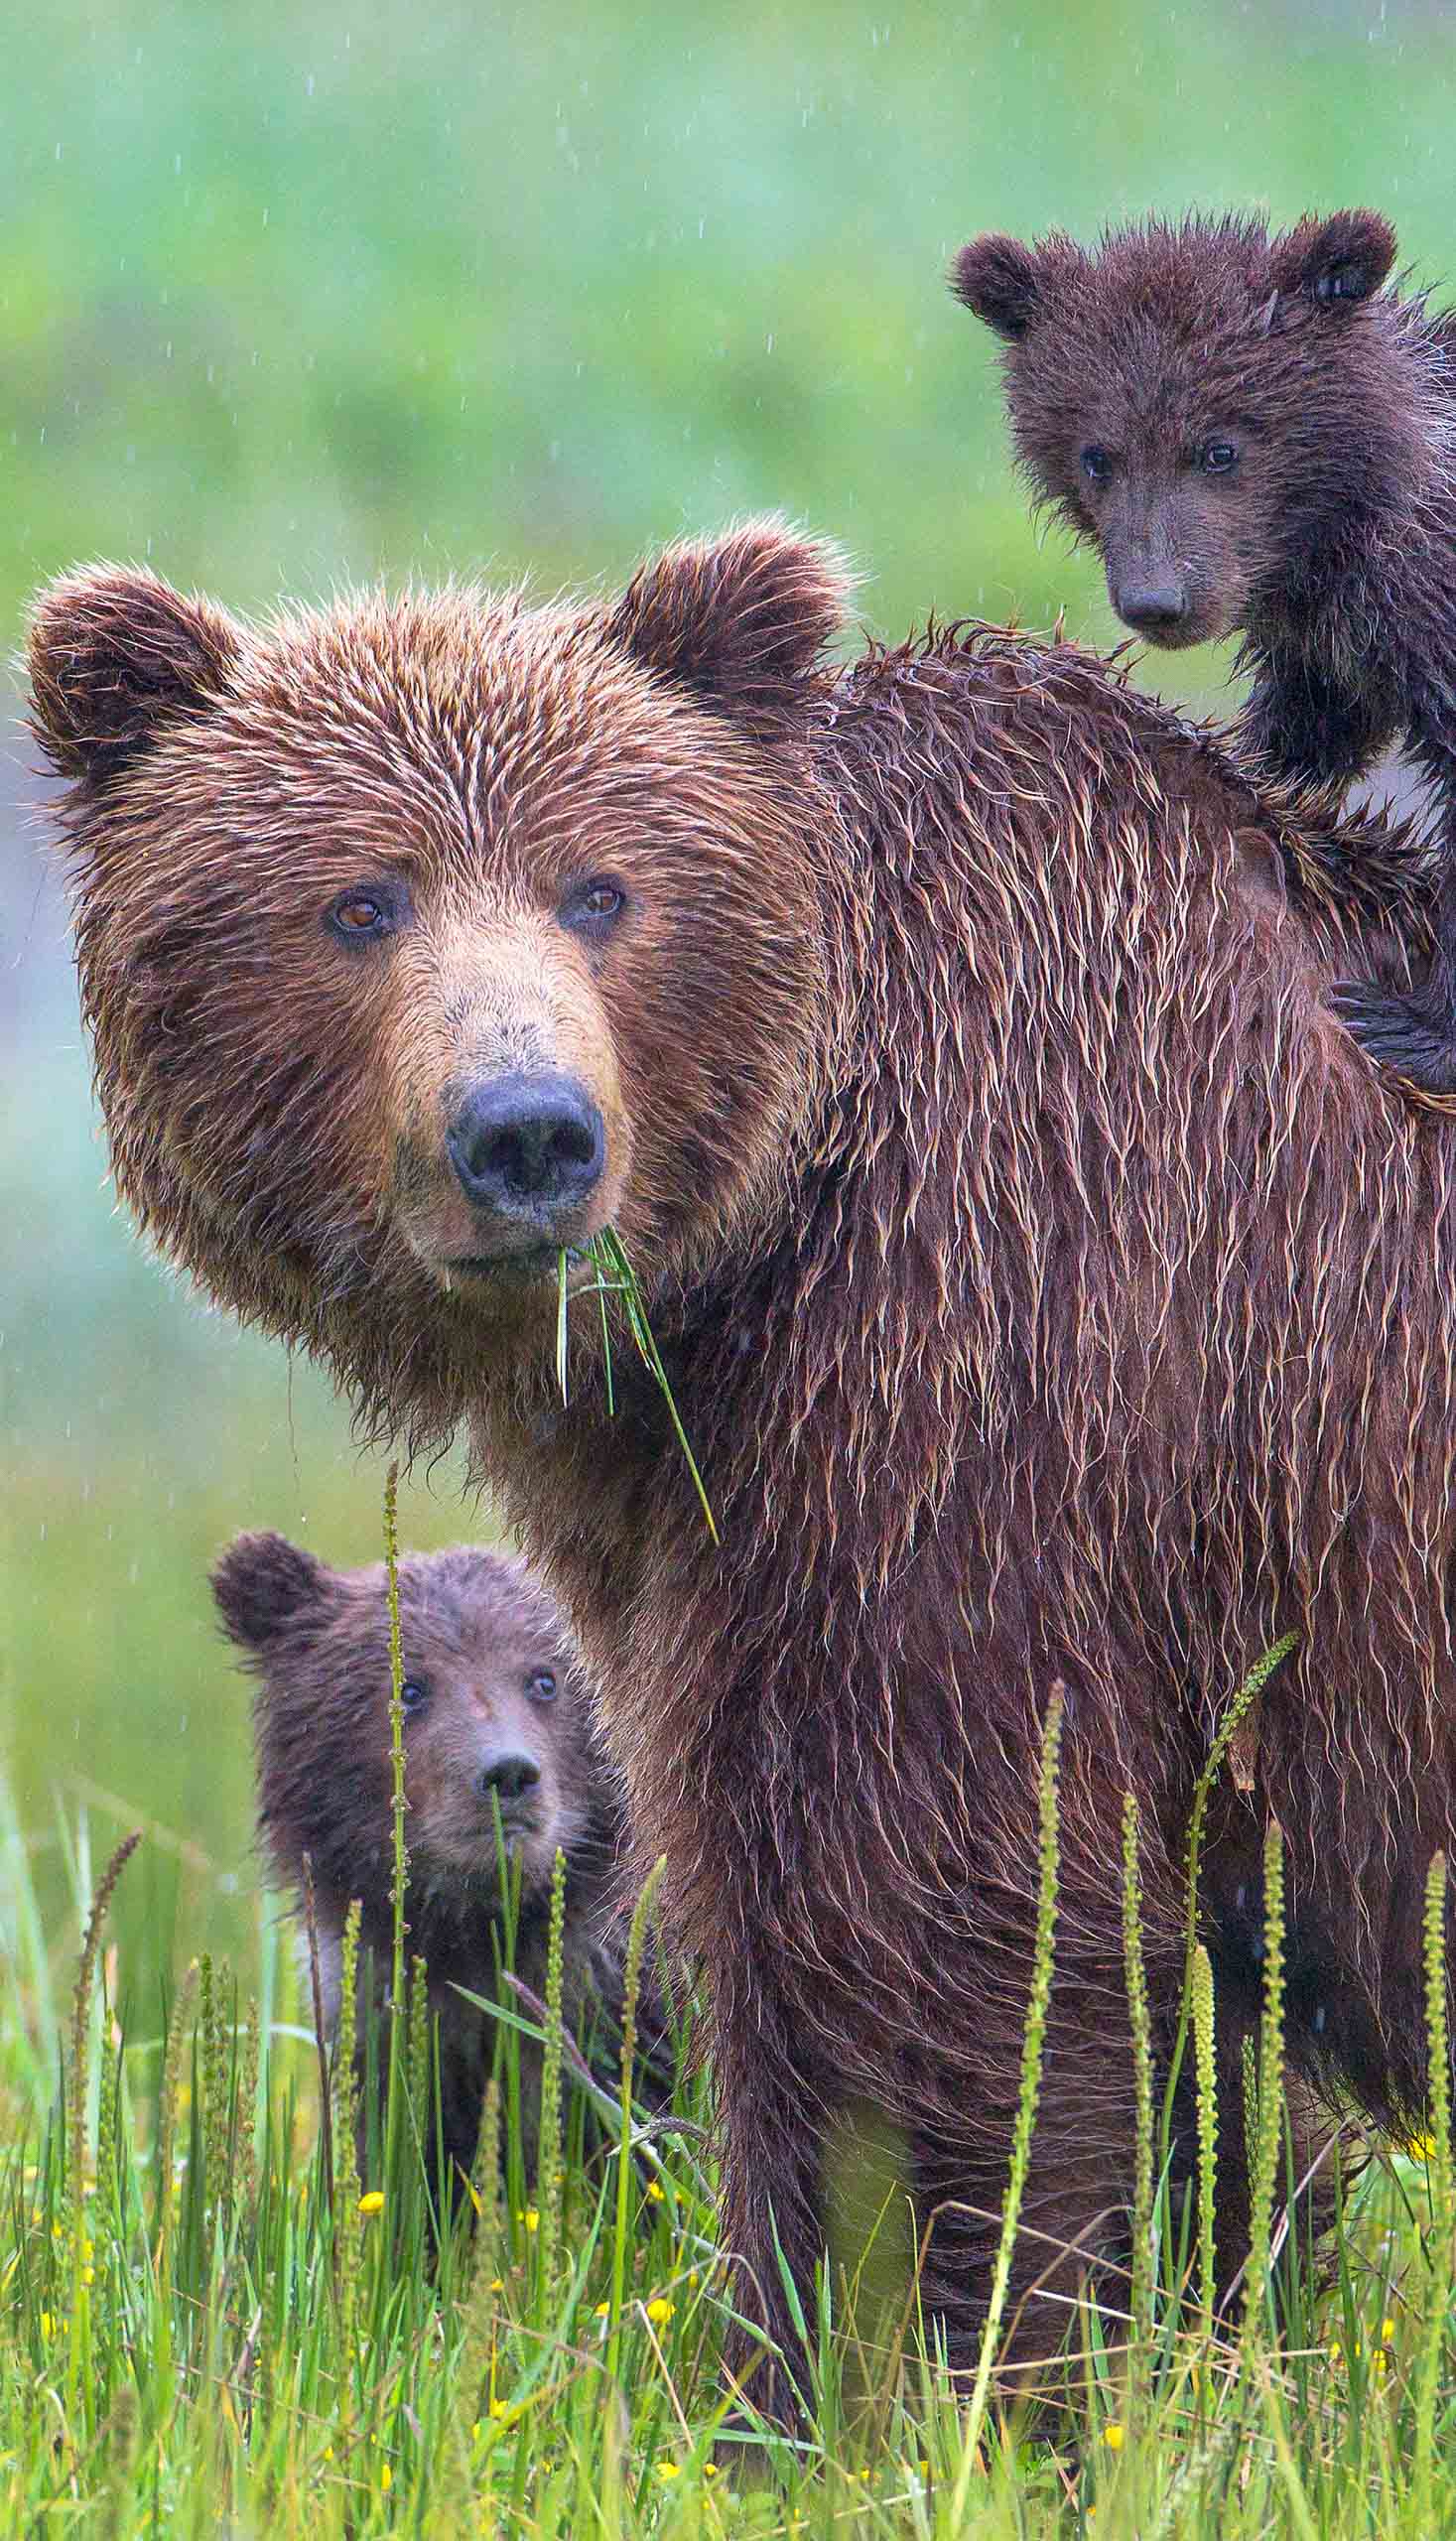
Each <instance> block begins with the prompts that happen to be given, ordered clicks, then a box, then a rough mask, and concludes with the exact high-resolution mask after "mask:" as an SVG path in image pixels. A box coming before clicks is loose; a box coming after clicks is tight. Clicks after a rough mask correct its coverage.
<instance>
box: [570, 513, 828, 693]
mask: <svg viewBox="0 0 1456 2541" xmlns="http://www.w3.org/2000/svg"><path fill="white" fill-rule="evenodd" d="M851 589H852V583H851V577H850V575H849V573H848V571H847V569H846V566H845V564H844V561H843V559H842V558H841V557H840V555H839V553H838V551H837V550H836V549H835V548H833V547H831V546H830V545H829V544H828V543H827V542H825V541H821V540H819V539H812V538H799V537H796V536H795V535H794V533H793V531H792V530H790V529H788V528H786V527H785V526H784V524H783V523H782V522H780V521H775V520H756V521H748V522H746V523H745V524H744V526H743V527H742V528H741V529H735V530H730V531H729V532H728V536H727V537H725V538H720V539H713V540H697V539H694V540H688V541H685V542H684V543H683V544H682V545H681V546H678V547H669V548H667V549H666V550H665V552H664V553H663V554H662V555H661V556H657V557H654V558H653V561H652V563H651V564H650V565H643V566H642V567H641V568H640V570H639V571H638V572H637V573H636V574H635V575H634V576H633V579H632V581H631V583H630V584H629V585H628V587H627V590H626V591H625V593H624V594H623V596H622V598H621V599H620V600H619V601H618V602H617V604H616V606H615V608H614V609H612V611H611V613H610V615H609V616H608V618H607V621H606V631H607V633H608V635H609V636H610V637H611V638H612V639H613V641H614V642H616V643H619V644H624V645H626V647H627V648H628V650H629V651H630V652H632V653H634V654H635V655H636V657H637V659H638V661H640V662H645V663H646V665H647V667H648V668H649V670H654V671H660V672H661V673H662V675H663V677H664V678H666V679H675V680H681V681H682V682H683V683H684V685H685V686H686V687H688V688H691V689H693V690H695V691H696V693H697V694H698V695H699V696H700V697H702V698H704V699H706V700H707V702H708V703H709V704H710V705H713V706H718V707H721V708H722V709H723V711H724V712H725V713H726V714H728V715H731V716H732V717H733V719H734V720H735V722H737V723H741V724H746V725H747V726H748V727H749V729H750V730H756V731H761V732H764V733H767V734H770V735H771V734H772V733H773V732H774V731H776V730H780V729H781V728H782V725H783V721H784V716H785V712H786V711H787V710H789V709H790V708H791V707H792V705H793V704H794V702H795V701H796V699H797V698H798V696H799V694H800V692H801V689H802V685H803V682H804V680H805V679H806V678H807V676H808V674H809V673H810V672H811V671H812V670H813V669H814V667H815V664H816V663H817V661H818V659H819V656H820V654H821V653H822V652H823V651H824V648H825V646H826V645H827V644H828V643H830V642H831V641H832V639H833V637H834V636H835V635H836V634H837V633H838V632H839V628H840V625H841V622H842V620H843V616H844V610H845V604H846V602H847V601H848V599H849V596H850V592H851Z"/></svg>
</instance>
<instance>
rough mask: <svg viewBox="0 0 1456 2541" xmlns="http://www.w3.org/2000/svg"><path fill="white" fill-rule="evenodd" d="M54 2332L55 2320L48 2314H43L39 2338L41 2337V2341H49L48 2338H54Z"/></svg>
mask: <svg viewBox="0 0 1456 2541" xmlns="http://www.w3.org/2000/svg"><path fill="white" fill-rule="evenodd" d="M55 2331H56V2322H55V2319H54V2317H53V2315H52V2314H51V2313H50V2312H43V2313H42V2314H41V2336H42V2338H43V2339H49V2338H52V2337H54V2336H55Z"/></svg>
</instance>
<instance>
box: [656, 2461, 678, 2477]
mask: <svg viewBox="0 0 1456 2541" xmlns="http://www.w3.org/2000/svg"><path fill="white" fill-rule="evenodd" d="M657 2475H658V2477H659V2479H680V2478H681V2477H682V2475H683V2466H682V2464H681V2462H659V2463H658V2465H657Z"/></svg>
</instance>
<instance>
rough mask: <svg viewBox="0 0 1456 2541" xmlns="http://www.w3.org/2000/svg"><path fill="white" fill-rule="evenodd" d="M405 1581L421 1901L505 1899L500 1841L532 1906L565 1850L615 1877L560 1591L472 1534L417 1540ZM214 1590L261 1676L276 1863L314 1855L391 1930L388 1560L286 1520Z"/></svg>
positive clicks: (408, 1721) (262, 1758)
mask: <svg viewBox="0 0 1456 2541" xmlns="http://www.w3.org/2000/svg"><path fill="white" fill-rule="evenodd" d="M398 1577H399V1611H400V1640H401V1646H402V1651H403V1661H404V1689H403V1732H402V1734H403V1745H404V1756H405V1801H406V1816H405V1840H406V1844H407V1846H408V1850H409V1856H410V1885H411V1894H412V1899H413V1898H414V1897H415V1896H416V1895H419V1896H421V1897H423V1898H424V1899H425V1900H426V1901H427V1903H429V1904H430V1905H432V1906H435V1907H437V1908H438V1907H439V1905H440V1904H441V1902H442V1900H445V1901H455V1902H456V1903H457V1904H458V1905H462V1906H467V1907H473V1909H474V1910H475V1911H476V1912H478V1911H479V1908H480V1906H481V1905H482V1903H484V1904H489V1903H492V1902H494V1901H495V1900H496V1899H497V1898H498V1895H499V1869H500V1842H501V1838H503V1840H504V1844H505V1848H506V1850H507V1851H508V1853H509V1854H510V1856H511V1857H512V1860H513V1862H515V1863H518V1864H519V1869H520V1879H521V1892H522V1897H523V1899H524V1900H525V1901H526V1902H527V1903H528V1904H530V1903H533V1902H534V1903H537V1904H539V1903H540V1902H541V1901H542V1900H544V1898H545V1897H546V1896H547V1895H548V1893H549V1891H550V1887H551V1879H552V1870H553V1865H554V1863H555V1860H556V1854H557V1849H558V1847H560V1849H561V1850H562V1851H563V1852H564V1853H565V1854H566V1855H567V1857H568V1860H569V1862H575V1863H576V1864H577V1866H578V1867H581V1866H582V1864H583V1862H584V1861H585V1863H586V1864H587V1866H588V1867H590V1868H592V1869H594V1870H595V1871H596V1872H597V1873H600V1872H601V1871H602V1870H603V1869H604V1867H605V1864H606V1862H607V1860H608V1858H609V1855H610V1851H611V1846H612V1840H613V1836H614V1830H615V1822H616V1820H615V1809H616V1803H615V1800H614V1796H613V1791H612V1786H611V1784H610V1780H609V1777H608V1774H607V1771H606V1768H605V1766H604V1764H603V1761H602V1759H601V1756H600V1753H599V1751H598V1748H597V1746H596V1733H595V1727H594V1723H593V1719H592V1713H591V1706H590V1700H589V1695H588V1689H587V1685H586V1682H585V1679H584V1676H583V1672H582V1667H581V1662H580V1660H579V1658H578V1655H577V1652H576V1649H575V1646H574V1644H573V1641H572V1638H571V1635H570V1633H569V1632H568V1630H567V1627H566V1625H565V1624H564V1622H563V1620H562V1618H561V1616H560V1614H559V1613H558V1611H557V1609H556V1607H555V1605H554V1604H553V1603H552V1601H551V1599H550V1598H549V1597H548V1596H547V1595H546V1593H545V1591H544V1590H543V1589H542V1588H541V1587H539V1586H538V1584H537V1583H536V1581H535V1580H534V1579H533V1578H532V1576H531V1574H530V1573H529V1572H528V1571H527V1570H525V1569H524V1568H523V1567H522V1566H521V1564H520V1563H518V1562H515V1561H508V1560H504V1559H502V1558H500V1557H499V1556H498V1555H496V1554H493V1553H488V1552H479V1551H474V1550H470V1549H468V1548H466V1547H462V1548H460V1549H458V1550H456V1551H453V1552H443V1553H434V1554H420V1553H413V1554H408V1555H406V1557H405V1558H404V1559H403V1560H402V1561H401V1562H400V1564H399V1571H398ZM212 1593H213V1596H214V1597H215V1599H216V1601H217V1607H218V1611H219V1613H220V1614H221V1617H222V1620H223V1623H224V1624H225V1626H226V1628H227V1631H228V1633H229V1635H230V1636H231V1638H232V1640H233V1641H234V1642H235V1643H236V1645H237V1647H238V1649H239V1650H240V1651H241V1652H242V1653H243V1656H244V1658H245V1660H246V1662H247V1665H248V1667H249V1669H250V1670H251V1672H253V1674H254V1676H255V1677H256V1680H257V1692H256V1696H255V1702H254V1727H255V1733H256V1742H257V1764H258V1812H259V1824H260V1829H261V1832H262V1836H263V1840H264V1844H265V1846H266V1848H267V1851H268V1853H269V1855H270V1857H271V1860H272V1863H273V1866H274V1869H275V1871H276V1873H277V1874H278V1876H279V1877H280V1878H281V1879H283V1880H284V1881H286V1882H288V1883H289V1884H291V1885H292V1884H297V1883H298V1882H299V1881H300V1879H301V1876H302V1866H303V1856H304V1854H305V1853H306V1852H307V1853H308V1854H309V1855H310V1857H311V1860H312V1863H313V1871H314V1879H315V1883H316V1886H317V1888H318V1891H319V1893H320V1895H321V1897H322V1898H324V1899H325V1900H327V1901H328V1904H329V1906H330V1908H331V1911H332V1912H334V1913H336V1912H337V1911H339V1910H341V1908H342V1907H343V1906H344V1905H346V1904H347V1902H348V1900H349V1899H350V1898H351V1897H359V1898H361V1899H362V1900H363V1903H364V1909H365V1929H366V1931H367V1932H368V1933H369V1934H370V1935H371V1936H373V1935H377V1934H378V1933H379V1932H380V1931H381V1930H382V1929H384V1928H385V1927H386V1926H387V1922H388V1915H389V1896H390V1881H391V1874H392V1864H393V1819H392V1813H391V1802H392V1793H393V1768H392V1763H391V1752H390V1729H389V1702H390V1656H389V1603H388V1589H387V1583H386V1577H385V1572H384V1569H383V1566H382V1565H378V1566H376V1567H374V1568H372V1569H366V1570H354V1571H338V1570H332V1569H331V1568H330V1567H329V1566H328V1565H327V1564H326V1563H324V1562H322V1561H319V1560H318V1559H316V1557H315V1556H314V1555H313V1554H312V1553H310V1552H306V1551H305V1550H304V1549H303V1548H302V1547H301V1546H300V1545H298V1544H293V1543H290V1542H289V1541H288V1540H287V1539H286V1538H284V1537H282V1536H275V1535H247V1536H239V1537H238V1538H236V1539H235V1541H234V1542H233V1543H231V1544H230V1545H229V1546H228V1548H227V1550H226V1551H225V1552H224V1553H223V1554H222V1556H221V1558H220V1559H219V1561H218V1562H217V1564H216V1566H215V1568H214V1570H213V1572H212ZM497 1822H498V1825H499V1830H500V1833H499V1835H497Z"/></svg>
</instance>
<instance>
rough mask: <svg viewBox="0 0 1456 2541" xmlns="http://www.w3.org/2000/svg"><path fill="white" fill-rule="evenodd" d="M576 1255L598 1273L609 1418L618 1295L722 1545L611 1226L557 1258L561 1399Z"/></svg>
mask: <svg viewBox="0 0 1456 2541" xmlns="http://www.w3.org/2000/svg"><path fill="white" fill-rule="evenodd" d="M573 1259H575V1260H577V1261H584V1260H588V1261H590V1262H591V1264H592V1266H593V1269H594V1270H596V1280H595V1281H594V1283H593V1284H594V1287H595V1290H596V1301H597V1305H598V1306H599V1308H600V1312H601V1353H602V1364H603V1366H604V1369H605V1373H606V1409H607V1415H608V1417H611V1416H612V1415H613V1414H614V1413H615V1410H616V1398H615V1394H614V1392H613V1389H612V1381H611V1333H610V1329H609V1327H608V1324H607V1320H606V1300H607V1298H608V1297H609V1296H616V1297H620V1298H621V1300H622V1304H623V1306H624V1308H625V1310H626V1317H627V1322H628V1324H629V1326H630V1328H631V1334H632V1339H633V1340H634V1341H635V1343H636V1345H637V1349H638V1352H639V1354H640V1356H641V1359H642V1363H643V1365H644V1367H646V1368H647V1369H648V1370H649V1372H650V1374H651V1375H652V1377H653V1378H654V1380H655V1381H656V1384H657V1388H658V1391H659V1393H660V1394H661V1396H662V1400H663V1402H664V1403H665V1404H666V1405H667V1416H668V1418H669V1420H670V1421H671V1422H672V1427H673V1435H674V1437H675V1438H676V1439H677V1442H678V1445H679V1447H680V1449H681V1450H682V1453H683V1456H684V1458H685V1459H686V1462H687V1467H688V1471H689V1473H690V1474H691V1475H692V1477H693V1488H694V1490H695V1491H696V1492H697V1494H698V1499H699V1502H700V1504H701V1506H702V1510H703V1515H704V1517H705V1519H706V1520H707V1522H708V1532H709V1534H710V1536H711V1537H712V1538H713V1540H714V1542H715V1543H717V1542H718V1540H719V1534H718V1528H717V1525H716V1524H715V1521H714V1516H713V1510H712V1507H711V1506H710V1503H709V1498H708V1494H707V1492H706V1491H705V1489H704V1487H703V1476H702V1475H701V1473H700V1472H699V1470H698V1460H697V1458H696V1456H695V1455H694V1453H693V1450H692V1448H691V1447H690V1446H689V1444H688V1433H687V1431H686V1430H685V1428H684V1427H683V1423H682V1418H681V1415H680V1414H679V1411H678V1407H677V1404H676V1403H675V1401H674V1399H673V1391H672V1387H671V1385H670V1384H669V1382H668V1374H667V1370H666V1368H665V1367H664V1366H663V1364H662V1353H661V1351H660V1350H659V1349H658V1347H657V1343H656V1341H655V1340H654V1339H653V1337H652V1326H651V1324H650V1323H649V1322H648V1320H647V1308H646V1305H645V1303H644V1302H643V1297H642V1291H641V1288H640V1287H639V1285H638V1283H637V1274H636V1272H635V1270H633V1269H632V1266H631V1262H630V1261H629V1259H628V1257H627V1251H626V1247H625V1246H624V1245H623V1243H622V1240H621V1238H620V1236H619V1235H617V1234H616V1233H615V1232H614V1230H613V1229H612V1228H611V1227H606V1228H604V1229H603V1231H602V1233H601V1234H600V1235H596V1236H594V1237H593V1238H592V1241H591V1243H590V1244H589V1245H587V1246H586V1248H585V1250H584V1251H581V1252H579V1251H577V1249H576V1248H575V1247H573V1246H568V1245H563V1246H562V1248H561V1252H560V1254H559V1255H558V1257H557V1306H556V1381H557V1383H558V1385H559V1386H560V1388H561V1399H562V1402H563V1403H565V1402H566V1400H567V1304H568V1298H569V1290H568V1286H567V1273H568V1270H569V1267H570V1265H571V1263H572V1261H573Z"/></svg>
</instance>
